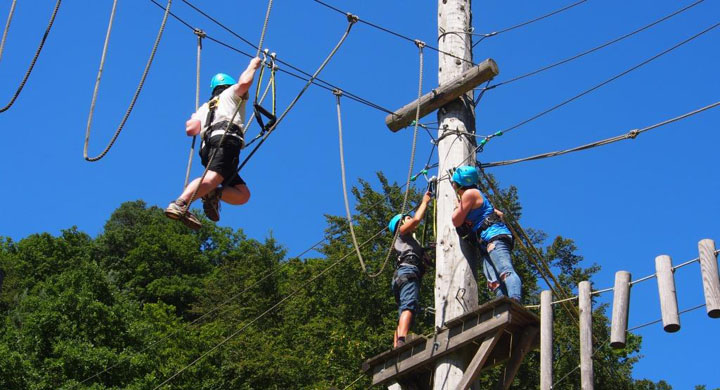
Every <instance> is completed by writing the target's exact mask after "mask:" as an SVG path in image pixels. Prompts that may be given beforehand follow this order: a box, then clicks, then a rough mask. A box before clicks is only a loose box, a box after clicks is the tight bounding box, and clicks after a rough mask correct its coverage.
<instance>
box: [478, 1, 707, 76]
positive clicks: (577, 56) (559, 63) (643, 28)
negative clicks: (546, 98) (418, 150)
mask: <svg viewBox="0 0 720 390" xmlns="http://www.w3.org/2000/svg"><path fill="white" fill-rule="evenodd" d="M703 1H705V0H698V1H696V2H694V3H692V4H690V5H687V6H685V7H683V8H680V9H679V10H677V11H675V12H673V13H671V14H669V15H666V16H663V17H662V18H660V19H657V20H655V21H654V22H652V23H650V24H647V25H645V26H643V27H640V28H638V29H636V30H633V31H631V32H629V33H627V34H625V35H621V36H619V37H617V38H615V39H612V40H609V41H607V42H605V43H603V44H601V45H599V46H595V47H593V48H592V49H588V50H585V51H583V52H581V53H579V54H576V55H574V56H572V57H568V58H566V59H564V60H560V61H557V62H555V63H552V64H550V65H547V66H544V67H542V68H539V69H536V70H533V71H532V72H528V73H525V74H522V75H520V76H517V77H513V78H511V79H509V80H505V81H501V82H499V83H497V84H493V85H491V86H489V87H486V88H483V90H488V89H493V88H495V87H499V86H501V85H505V84H510V83H513V82H515V81H518V80H521V79H524V78H526V77H530V76H534V75H536V74H538V73H542V72H544V71H546V70H549V69H552V68H554V67H556V66H559V65H562V64H565V63H568V62H570V61H574V60H576V59H578V58H581V57H584V56H586V55H588V54H590V53H593V52H596V51H598V50H600V49H603V48H605V47H607V46H610V45H612V44H615V43H617V42H620V41H622V40H624V39H626V38H629V37H631V36H633V35H635V34H638V33H640V32H642V31H645V30H647V29H649V28H650V27H653V26H655V25H657V24H660V23H662V22H664V21H666V20H668V19H670V18H672V17H673V16H676V15H679V14H681V13H683V12H685V11H687V10H689V9H690V8H693V7H695V6H696V5H698V4H700V3H702V2H703Z"/></svg>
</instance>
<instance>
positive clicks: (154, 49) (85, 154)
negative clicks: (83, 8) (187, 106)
mask: <svg viewBox="0 0 720 390" xmlns="http://www.w3.org/2000/svg"><path fill="white" fill-rule="evenodd" d="M171 5H172V0H168V2H167V6H165V14H164V15H163V18H162V22H161V23H160V30H159V31H158V33H157V37H156V38H155V43H154V44H153V47H152V51H151V52H150V58H148V61H147V64H145V70H144V71H143V74H142V77H141V78H140V83H139V84H138V86H137V89H136V90H135V94H134V95H133V97H132V100H131V101H130V106H128V109H127V111H126V112H125V115H124V116H123V118H122V120H121V121H120V125H119V126H118V128H117V130H115V134H114V135H113V136H112V138H111V139H110V142H109V143H108V144H107V146H106V147H105V150H103V151H102V152H101V153H100V154H99V155H97V156H96V157H88V144H89V143H90V129H91V126H92V119H93V112H94V111H95V101H96V99H97V93H98V89H99V87H100V78H101V77H102V72H103V67H104V66H105V55H106V54H107V48H108V42H109V41H110V32H111V31H112V25H113V20H114V19H115V8H116V7H117V0H113V6H112V11H111V12H110V22H109V23H108V28H107V33H106V35H105V43H104V44H103V51H102V56H101V57H100V68H99V69H98V75H97V79H96V80H95V89H94V90H93V97H92V101H91V102H90V113H89V114H88V122H87V130H86V131H85V145H84V147H83V157H84V158H85V160H86V161H89V162H95V161H98V160H100V159H101V158H103V157H105V155H106V154H107V153H108V152H109V151H110V148H112V146H113V144H114V143H115V141H116V140H117V138H118V136H119V135H120V132H121V131H122V129H123V126H125V122H126V121H127V120H128V118H129V117H130V113H131V112H132V110H133V107H135V102H136V101H137V98H138V96H140V91H141V90H142V88H143V85H145V78H146V77H147V75H148V72H149V71H150V66H151V65H152V62H153V59H154V58H155V53H156V52H157V48H158V45H160V39H161V38H162V34H163V31H164V30H165V23H166V22H167V18H168V14H169V13H170V6H171Z"/></svg>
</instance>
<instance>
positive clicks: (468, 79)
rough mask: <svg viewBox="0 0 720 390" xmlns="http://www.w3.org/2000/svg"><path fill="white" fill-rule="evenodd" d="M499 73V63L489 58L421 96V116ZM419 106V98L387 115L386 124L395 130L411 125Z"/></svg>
mask: <svg viewBox="0 0 720 390" xmlns="http://www.w3.org/2000/svg"><path fill="white" fill-rule="evenodd" d="M498 73H500V71H499V69H498V66H497V63H495V61H494V60H493V59H492V58H488V59H487V60H485V61H483V62H481V63H479V64H477V65H476V66H473V67H472V68H470V69H468V70H466V71H464V72H463V73H461V74H460V76H458V77H456V78H454V79H453V80H452V81H450V82H448V83H444V84H443V85H441V86H440V87H438V88H436V89H433V90H432V91H430V92H428V93H426V94H425V95H423V96H422V97H421V98H420V100H419V104H420V117H421V118H422V117H424V116H425V115H428V114H430V113H431V112H433V111H435V110H437V109H438V108H440V107H442V106H444V105H446V104H448V103H450V102H452V101H453V100H455V99H457V98H459V97H460V96H462V95H463V94H464V93H466V92H468V91H470V90H472V89H473V88H475V87H477V86H478V85H480V84H482V83H484V82H486V81H488V80H492V79H493V78H494V77H495V76H497V75H498ZM417 106H418V100H415V101H413V102H412V103H408V104H407V105H405V106H404V107H403V108H401V109H399V110H397V111H395V112H394V113H392V114H389V115H388V116H387V117H385V124H386V125H387V127H388V128H389V129H390V130H392V131H393V132H396V131H398V130H400V129H402V128H404V127H406V126H408V125H410V124H411V123H412V121H413V120H415V113H416V110H417Z"/></svg>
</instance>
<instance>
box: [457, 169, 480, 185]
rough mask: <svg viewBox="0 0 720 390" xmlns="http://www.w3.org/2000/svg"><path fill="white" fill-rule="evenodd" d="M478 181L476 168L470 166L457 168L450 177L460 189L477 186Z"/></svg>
mask: <svg viewBox="0 0 720 390" xmlns="http://www.w3.org/2000/svg"><path fill="white" fill-rule="evenodd" d="M479 180H480V175H478V171H477V168H475V167H472V166H470V165H463V166H461V167H458V168H457V169H456V170H455V172H453V175H452V181H453V182H455V183H457V185H459V186H460V187H470V186H474V185H477V183H478V181H479Z"/></svg>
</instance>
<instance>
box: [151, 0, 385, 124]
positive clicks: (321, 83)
mask: <svg viewBox="0 0 720 390" xmlns="http://www.w3.org/2000/svg"><path fill="white" fill-rule="evenodd" d="M150 1H151V2H152V3H153V4H155V5H156V6H158V7H159V8H161V9H163V10H164V9H165V8H164V7H163V6H162V5H160V4H158V3H157V2H156V1H155V0H150ZM183 2H184V3H185V4H187V5H188V6H190V7H191V8H192V9H193V10H195V11H196V12H198V13H200V14H201V15H203V16H204V17H206V18H208V19H209V20H210V21H212V22H213V23H215V24H217V25H218V26H219V27H220V28H222V29H224V30H225V31H227V32H229V33H230V34H232V35H233V36H235V37H237V38H238V39H240V40H241V41H243V42H245V43H247V44H248V45H250V46H251V47H253V48H254V49H257V47H256V46H255V44H253V43H252V42H250V41H249V40H247V39H245V38H244V37H242V36H241V35H239V34H238V33H236V32H235V31H233V30H231V29H230V28H228V27H227V26H225V25H224V24H222V23H220V22H219V21H218V20H217V19H214V18H213V17H212V16H210V15H208V14H207V13H205V12H204V11H202V10H201V9H199V8H197V7H196V6H194V5H193V4H192V3H189V2H188V1H187V0H183ZM170 16H172V17H173V18H175V19H176V20H177V21H179V22H180V23H182V24H184V25H185V26H186V27H188V28H189V29H191V30H192V29H194V27H193V26H191V25H190V24H189V23H187V22H186V21H185V20H183V19H182V18H180V17H178V16H177V15H175V14H173V13H172V12H171V13H170ZM207 38H208V39H209V40H210V41H212V42H215V43H217V44H218V45H220V46H224V47H226V48H228V49H230V50H233V51H235V52H237V53H240V54H242V55H244V56H246V57H249V58H253V55H252V54H250V53H247V52H244V51H242V50H240V49H238V48H236V47H234V46H231V45H229V44H227V43H225V42H222V41H220V40H218V39H215V38H213V37H210V36H208V37H207ZM276 61H277V62H278V63H280V64H282V65H285V66H287V67H288V68H290V69H293V70H295V71H297V72H300V73H301V74H303V75H305V76H306V77H303V76H300V75H298V74H295V73H293V72H290V71H287V70H285V69H282V68H280V69H279V71H280V72H282V73H285V74H287V75H289V76H292V77H295V78H297V79H299V80H302V81H308V78H309V77H312V75H311V74H310V73H308V72H305V71H304V70H302V69H300V68H298V67H296V66H294V65H292V64H290V63H288V62H285V61H283V60H281V59H279V58H278V59H276ZM312 83H313V84H314V85H316V86H318V87H320V88H323V89H325V90H327V91H328V92H332V91H334V90H335V89H340V90H342V91H343V95H344V96H345V97H347V98H349V99H352V100H354V101H356V102H358V103H361V104H364V105H366V106H368V107H371V108H374V109H376V110H378V111H382V112H384V113H386V114H393V111H392V110H390V109H388V108H386V107H383V106H381V105H379V104H377V103H374V102H372V101H370V100H367V99H365V98H362V97H360V96H358V95H356V94H354V93H351V92H349V91H348V90H347V89H345V88H341V87H339V86H337V85H334V84H331V83H329V82H327V81H325V80H322V79H320V78H318V77H315V79H313V81H312Z"/></svg>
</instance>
